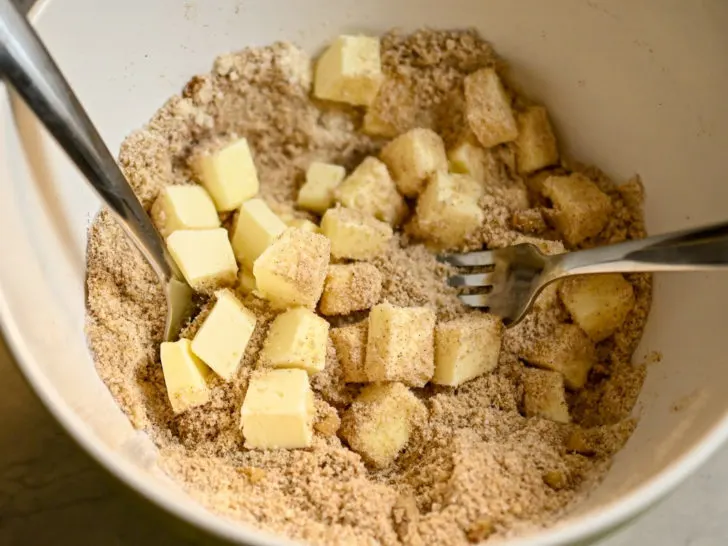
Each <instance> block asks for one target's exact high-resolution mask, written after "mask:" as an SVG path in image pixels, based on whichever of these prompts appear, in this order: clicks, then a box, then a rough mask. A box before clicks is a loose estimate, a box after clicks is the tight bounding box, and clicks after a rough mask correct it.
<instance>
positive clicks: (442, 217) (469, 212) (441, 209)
mask: <svg viewBox="0 0 728 546" xmlns="http://www.w3.org/2000/svg"><path fill="white" fill-rule="evenodd" d="M466 180H470V181H471V182H472V183H469V184H465V183H463V182H464V181H466ZM475 184H477V183H476V182H475V181H474V180H473V179H472V178H469V177H468V176H467V175H457V174H451V173H447V172H442V171H438V172H436V173H435V174H434V175H433V176H432V177H430V181H429V183H428V184H427V188H426V189H425V191H424V192H422V195H420V198H419V200H418V202H417V223H418V226H419V229H420V231H421V232H422V233H423V234H424V235H426V236H427V237H428V238H429V239H431V240H433V241H436V242H438V243H440V244H442V245H444V246H445V247H448V248H454V247H457V246H459V245H461V244H462V243H463V242H464V241H465V239H466V238H467V237H468V236H469V235H470V234H471V233H473V232H474V231H475V230H477V229H478V228H479V227H480V226H481V225H482V224H483V222H484V220H485V213H484V212H483V209H481V208H480V206H479V205H478V201H477V199H475V197H476V195H477V193H476V191H477V188H476V186H475Z"/></svg>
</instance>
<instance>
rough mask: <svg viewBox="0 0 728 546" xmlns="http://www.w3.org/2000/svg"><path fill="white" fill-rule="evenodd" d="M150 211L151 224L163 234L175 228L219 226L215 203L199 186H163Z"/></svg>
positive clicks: (210, 227)
mask: <svg viewBox="0 0 728 546" xmlns="http://www.w3.org/2000/svg"><path fill="white" fill-rule="evenodd" d="M151 212H152V220H153V221H154V225H155V226H156V227H157V229H158V230H159V233H161V234H162V237H167V236H168V235H170V234H171V233H172V232H173V231H177V230H178V229H212V228H216V227H219V226H220V218H219V217H218V215H217V211H216V210H215V204H214V203H213V202H212V199H210V196H209V195H208V193H207V192H206V191H205V188H203V187H202V186H197V185H189V186H165V187H164V188H162V191H160V192H159V196H158V197H157V199H156V200H155V201H154V204H153V205H152V211H151Z"/></svg>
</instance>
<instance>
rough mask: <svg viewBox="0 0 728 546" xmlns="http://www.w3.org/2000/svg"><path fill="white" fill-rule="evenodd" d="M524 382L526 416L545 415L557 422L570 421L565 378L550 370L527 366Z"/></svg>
mask: <svg viewBox="0 0 728 546" xmlns="http://www.w3.org/2000/svg"><path fill="white" fill-rule="evenodd" d="M521 380H522V383H523V412H524V413H525V415H526V417H543V418H545V419H550V420H551V421H556V422H557V423H568V422H569V421H570V420H571V419H570V417H569V406H568V405H567V404H566V393H565V392H564V378H563V377H562V375H561V374H559V373H556V372H550V371H548V370H536V369H533V368H525V369H524V370H523V375H522V377H521Z"/></svg>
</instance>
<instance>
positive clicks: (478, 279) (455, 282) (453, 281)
mask: <svg viewBox="0 0 728 546" xmlns="http://www.w3.org/2000/svg"><path fill="white" fill-rule="evenodd" d="M494 278H495V272H491V273H474V274H472V275H453V276H452V277H450V278H448V279H447V284H449V285H450V286H454V287H461V286H490V285H492V284H493V279H494Z"/></svg>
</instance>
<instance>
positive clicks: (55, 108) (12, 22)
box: [0, 0, 176, 280]
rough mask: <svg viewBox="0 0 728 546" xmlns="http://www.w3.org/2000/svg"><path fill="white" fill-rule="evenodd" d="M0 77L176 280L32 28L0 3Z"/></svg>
mask: <svg viewBox="0 0 728 546" xmlns="http://www.w3.org/2000/svg"><path fill="white" fill-rule="evenodd" d="M0 74H1V75H2V77H3V78H4V79H5V80H6V81H7V82H8V83H10V84H11V85H12V86H13V87H14V88H15V90H16V91H17V92H18V94H19V95H20V96H21V97H22V98H23V100H24V101H25V102H26V104H27V105H28V106H29V107H30V109H31V110H33V112H35V114H36V116H37V117H38V119H39V120H40V121H41V122H42V123H43V125H45V127H46V128H47V129H48V131H49V132H50V133H51V134H52V135H53V137H54V138H55V139H56V141H57V142H58V143H59V144H60V145H61V147H62V148H63V149H64V151H65V152H66V153H67V154H68V156H69V157H70V158H71V160H72V161H73V162H74V163H75V164H76V166H77V167H78V168H79V170H80V171H81V172H82V173H83V174H84V175H85V177H86V179H87V180H88V181H89V183H90V185H91V186H92V187H93V189H94V190H95V191H96V193H97V195H98V196H99V197H101V199H102V200H103V201H104V203H105V204H106V205H107V206H108V207H109V209H110V210H111V211H112V212H113V214H114V216H115V217H116V219H117V220H118V222H119V223H120V225H121V227H122V228H123V229H124V231H125V232H126V233H127V235H128V236H129V237H130V238H131V240H132V241H133V242H134V244H135V245H136V246H137V248H139V250H140V251H141V252H142V254H143V255H144V256H145V258H146V259H147V261H148V262H149V263H150V265H151V266H152V267H153V268H154V269H155V271H156V273H157V275H158V276H160V278H164V279H167V280H169V279H171V278H172V277H173V276H176V270H175V266H174V264H173V263H172V261H171V258H170V257H169V255H168V254H167V251H166V247H165V245H164V241H163V240H162V238H161V236H160V235H159V233H158V232H157V230H156V229H155V228H154V225H153V224H152V222H151V220H150V219H149V216H147V213H146V212H145V211H144V208H143V207H142V205H141V203H140V202H139V200H138V199H137V197H136V196H135V195H134V192H133V190H132V188H131V186H130V185H129V183H128V182H127V180H126V178H125V177H124V175H123V173H122V172H121V169H119V167H118V165H117V164H116V161H115V160H114V157H113V156H112V155H111V152H109V150H108V148H107V147H106V145H105V144H104V142H103V140H102V139H101V136H100V135H99V133H98V132H97V131H96V129H95V128H94V126H93V124H92V123H91V120H90V119H89V117H88V115H87V114H86V112H85V111H84V109H83V107H82V106H81V104H80V103H79V101H78V99H77V98H76V95H75V94H74V93H73V90H72V89H71V87H70V86H69V84H68V83H67V82H66V79H65V78H64V77H63V74H62V73H61V71H60V70H59V68H58V67H57V66H56V63H55V62H54V61H53V59H52V57H51V56H50V54H49V53H48V51H47V50H46V48H45V46H44V45H43V43H42V42H41V40H40V38H39V37H38V35H37V33H36V32H35V30H34V29H33V27H32V26H31V25H30V23H28V21H27V20H26V18H25V17H24V16H23V15H22V14H21V13H20V12H19V11H18V9H17V8H16V7H15V5H14V4H13V2H12V1H11V0H0Z"/></svg>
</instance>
